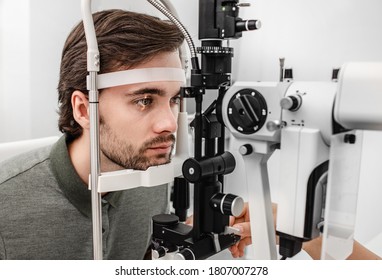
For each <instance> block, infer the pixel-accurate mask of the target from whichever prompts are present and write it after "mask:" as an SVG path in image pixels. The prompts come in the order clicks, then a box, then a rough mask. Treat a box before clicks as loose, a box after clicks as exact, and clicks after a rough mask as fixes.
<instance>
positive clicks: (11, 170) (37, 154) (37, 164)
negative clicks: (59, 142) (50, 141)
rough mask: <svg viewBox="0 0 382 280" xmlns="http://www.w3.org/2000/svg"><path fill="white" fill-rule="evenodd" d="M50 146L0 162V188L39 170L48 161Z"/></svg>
mask: <svg viewBox="0 0 382 280" xmlns="http://www.w3.org/2000/svg"><path fill="white" fill-rule="evenodd" d="M51 148H52V146H51V145H49V146H44V147H41V148H37V149H35V150H32V151H29V152H26V153H23V154H20V155H17V156H15V157H13V158H10V159H7V160H5V161H2V162H0V186H1V185H3V184H5V183H6V182H8V181H10V180H14V179H17V177H18V176H20V175H22V174H25V173H27V172H30V171H32V170H34V169H36V168H41V165H42V164H43V163H46V162H47V161H48V160H49V155H50V151H51Z"/></svg>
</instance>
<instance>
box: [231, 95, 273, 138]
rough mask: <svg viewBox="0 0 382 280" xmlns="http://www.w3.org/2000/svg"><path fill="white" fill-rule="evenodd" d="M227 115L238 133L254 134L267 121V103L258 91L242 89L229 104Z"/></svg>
mask: <svg viewBox="0 0 382 280" xmlns="http://www.w3.org/2000/svg"><path fill="white" fill-rule="evenodd" d="M227 114H228V119H229V122H230V123H231V125H232V126H233V127H234V128H235V129H236V130H237V131H239V132H240V133H243V134H252V133H255V132H256V131H258V130H260V129H261V128H262V127H263V125H264V123H265V120H266V119H267V115H268V108H267V102H266V101H265V98H264V97H263V95H262V94H261V93H260V92H258V91H257V90H254V89H242V90H240V91H238V92H237V93H236V94H235V95H233V96H232V98H231V100H230V101H229V102H228V108H227Z"/></svg>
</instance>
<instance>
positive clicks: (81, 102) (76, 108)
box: [71, 90, 90, 129]
mask: <svg viewBox="0 0 382 280" xmlns="http://www.w3.org/2000/svg"><path fill="white" fill-rule="evenodd" d="M71 101H72V108H73V118H74V119H75V120H76V122H77V123H78V124H79V125H80V126H81V127H82V128H83V129H89V127H90V118H89V100H88V97H87V96H86V95H85V94H84V93H83V92H81V91H79V90H76V91H74V92H73V93H72V99H71Z"/></svg>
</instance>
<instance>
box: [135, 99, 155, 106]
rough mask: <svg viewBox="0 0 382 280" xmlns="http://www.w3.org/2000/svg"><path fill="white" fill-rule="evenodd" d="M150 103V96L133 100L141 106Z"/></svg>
mask: <svg viewBox="0 0 382 280" xmlns="http://www.w3.org/2000/svg"><path fill="white" fill-rule="evenodd" d="M152 103H153V100H152V98H142V99H138V100H136V101H135V104H137V105H139V106H142V107H147V106H150V105H151V104H152Z"/></svg>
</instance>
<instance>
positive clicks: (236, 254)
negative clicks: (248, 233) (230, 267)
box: [229, 243, 240, 258]
mask: <svg viewBox="0 0 382 280" xmlns="http://www.w3.org/2000/svg"><path fill="white" fill-rule="evenodd" d="M229 250H230V252H231V255H232V257H234V258H238V257H239V255H240V251H239V248H238V243H236V244H235V245H232V246H231V247H230V248H229Z"/></svg>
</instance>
